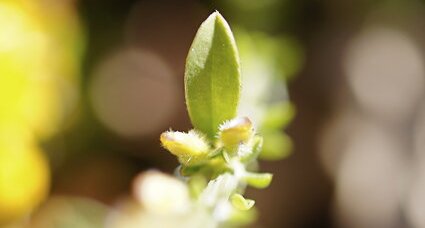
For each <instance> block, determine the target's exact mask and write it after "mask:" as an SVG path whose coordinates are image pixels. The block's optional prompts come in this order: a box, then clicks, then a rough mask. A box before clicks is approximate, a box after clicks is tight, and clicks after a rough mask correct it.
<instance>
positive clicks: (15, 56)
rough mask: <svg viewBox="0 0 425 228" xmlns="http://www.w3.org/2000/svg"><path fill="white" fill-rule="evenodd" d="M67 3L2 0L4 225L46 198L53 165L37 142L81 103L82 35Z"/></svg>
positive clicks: (0, 183)
mask: <svg viewBox="0 0 425 228" xmlns="http://www.w3.org/2000/svg"><path fill="white" fill-rule="evenodd" d="M65 2H66V3H58V4H52V5H51V7H46V6H45V5H43V4H47V3H45V2H42V1H7V0H6V1H1V2H0V31H1V32H0V226H1V225H2V224H5V223H7V222H10V221H11V220H13V219H17V218H19V217H21V216H24V215H25V214H27V213H29V212H31V210H32V209H34V208H35V207H36V206H37V205H38V204H39V203H40V202H41V201H42V200H43V199H44V198H45V196H46V194H47V191H48V189H49V182H50V179H49V167H48V163H47V160H46V158H45V157H44V155H43V153H42V150H41V148H39V146H38V142H37V140H46V139H48V138H49V137H51V136H52V135H53V134H54V133H56V132H57V131H58V130H59V129H60V127H62V125H64V119H65V117H66V116H67V115H69V114H70V113H71V112H72V111H73V109H74V107H75V103H76V101H77V94H78V91H77V87H76V85H77V80H78V77H77V76H78V74H79V59H80V58H79V57H80V54H81V50H82V42H81V41H82V39H81V38H82V37H81V32H80V30H79V27H78V20H77V18H76V17H75V12H74V11H73V10H72V8H71V7H69V5H70V4H69V3H70V2H68V1H65Z"/></svg>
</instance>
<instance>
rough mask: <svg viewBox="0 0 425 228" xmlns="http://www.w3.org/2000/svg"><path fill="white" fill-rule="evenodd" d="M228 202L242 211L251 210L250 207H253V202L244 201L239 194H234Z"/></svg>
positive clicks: (249, 200)
mask: <svg viewBox="0 0 425 228" xmlns="http://www.w3.org/2000/svg"><path fill="white" fill-rule="evenodd" d="M230 201H231V202H232V205H233V206H234V207H235V208H236V209H238V210H242V211H246V210H249V209H251V207H252V206H254V204H255V201H254V200H251V199H245V198H244V197H243V196H242V195H241V194H238V193H235V194H233V195H232V196H231V197H230Z"/></svg>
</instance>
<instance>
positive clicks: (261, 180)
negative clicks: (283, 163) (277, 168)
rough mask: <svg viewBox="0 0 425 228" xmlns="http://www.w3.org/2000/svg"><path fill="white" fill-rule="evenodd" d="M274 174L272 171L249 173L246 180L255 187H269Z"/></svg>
mask: <svg viewBox="0 0 425 228" xmlns="http://www.w3.org/2000/svg"><path fill="white" fill-rule="evenodd" d="M272 178H273V174H271V173H248V174H247V175H246V176H245V181H246V182H247V183H248V184H249V185H251V186H252V187H255V188H267V187H268V186H269V185H270V183H271V182H272Z"/></svg>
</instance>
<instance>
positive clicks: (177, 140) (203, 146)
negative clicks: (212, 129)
mask: <svg viewBox="0 0 425 228" xmlns="http://www.w3.org/2000/svg"><path fill="white" fill-rule="evenodd" d="M160 140H161V143H162V146H163V147H164V148H165V149H167V150H168V151H170V152H171V153H172V154H174V155H176V156H177V157H178V158H179V160H180V162H181V163H183V165H192V164H195V163H197V162H199V161H201V160H203V159H204V158H206V156H207V154H208V151H209V146H208V143H207V142H206V141H205V139H204V138H203V137H202V136H201V135H199V134H198V133H197V132H195V131H189V132H188V133H185V132H179V131H167V132H164V133H162V134H161V137H160Z"/></svg>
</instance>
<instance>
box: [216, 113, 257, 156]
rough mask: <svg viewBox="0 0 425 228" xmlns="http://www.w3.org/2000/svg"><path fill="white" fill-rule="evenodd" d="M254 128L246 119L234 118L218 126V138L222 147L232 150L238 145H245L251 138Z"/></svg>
mask: <svg viewBox="0 0 425 228" xmlns="http://www.w3.org/2000/svg"><path fill="white" fill-rule="evenodd" d="M253 134H254V128H253V126H252V123H251V121H250V120H249V119H248V118H247V117H242V118H235V119H232V120H230V121H227V122H225V123H223V124H222V125H221V126H220V133H219V137H220V139H221V141H222V142H223V144H224V146H225V147H226V148H227V149H229V150H233V149H234V148H235V147H236V146H238V145H239V144H240V143H246V142H248V141H249V139H251V138H252V136H253Z"/></svg>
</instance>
